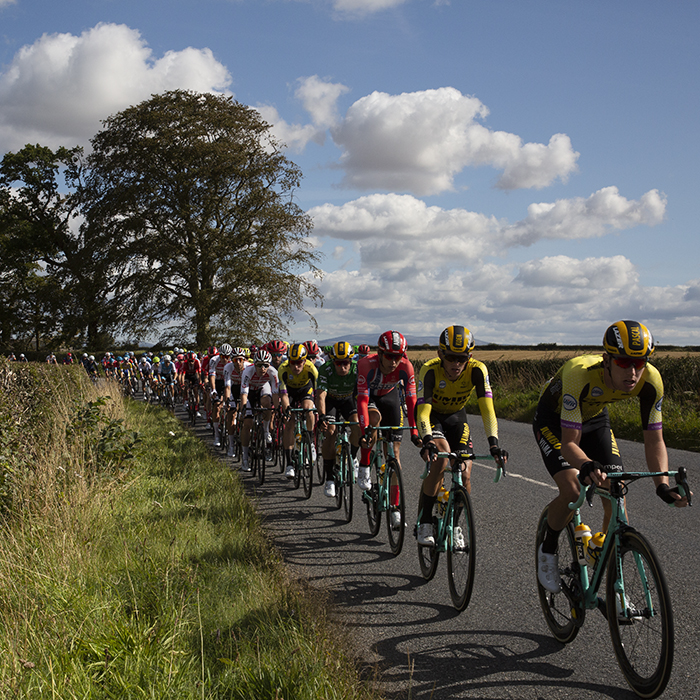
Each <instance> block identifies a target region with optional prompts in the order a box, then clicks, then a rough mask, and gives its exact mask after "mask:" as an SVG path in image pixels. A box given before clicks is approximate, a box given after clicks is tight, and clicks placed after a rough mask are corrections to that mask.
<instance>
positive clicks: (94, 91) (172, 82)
mask: <svg viewBox="0 0 700 700" xmlns="http://www.w3.org/2000/svg"><path fill="white" fill-rule="evenodd" d="M230 81H231V76H230V74H229V72H228V70H227V69H226V67H225V66H223V65H222V64H221V63H219V62H218V61H217V60H216V59H215V58H214V56H213V54H212V52H211V51H210V50H209V49H194V48H187V49H184V50H182V51H168V52H167V53H166V54H165V55H164V56H163V57H162V58H159V59H155V58H154V57H153V54H152V51H151V49H150V48H148V46H147V44H146V42H145V41H144V40H143V38H142V37H141V35H140V34H139V32H138V31H136V30H134V29H130V28H129V27H127V26H125V25H117V24H98V25H96V26H95V27H93V28H91V29H88V30H86V31H84V32H83V33H82V34H81V35H80V36H75V35H72V34H44V35H43V36H42V37H40V38H39V39H37V41H35V42H34V43H33V44H31V45H27V46H24V47H22V48H21V49H20V50H19V51H18V52H17V54H16V55H15V56H14V58H13V60H12V62H11V64H10V65H9V66H8V67H7V68H6V69H5V70H4V71H3V72H2V73H0V148H2V149H3V150H8V149H17V148H21V147H22V146H23V145H24V144H25V143H28V142H39V143H42V144H43V145H47V146H50V147H54V148H55V147H57V146H59V145H64V146H72V145H75V144H83V145H84V144H86V143H87V141H88V140H89V139H90V138H91V137H92V136H93V135H94V134H95V133H96V132H97V131H98V130H99V128H100V120H102V119H105V118H107V117H109V116H110V115H112V114H115V113H116V112H118V111H120V110H122V109H125V108H126V107H129V106H131V105H134V104H137V103H139V102H141V101H143V100H145V99H148V98H149V97H150V96H151V95H152V94H156V93H160V92H164V91H165V90H174V89H185V90H195V91H198V92H213V91H218V92H223V91H225V89H226V87H227V86H228V85H229V83H230Z"/></svg>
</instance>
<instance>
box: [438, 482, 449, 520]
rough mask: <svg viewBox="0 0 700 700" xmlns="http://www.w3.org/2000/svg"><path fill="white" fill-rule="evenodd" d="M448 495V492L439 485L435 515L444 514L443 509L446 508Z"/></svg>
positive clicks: (440, 516) (440, 515)
mask: <svg viewBox="0 0 700 700" xmlns="http://www.w3.org/2000/svg"><path fill="white" fill-rule="evenodd" d="M449 497H450V492H449V491H448V490H447V489H446V488H445V487H444V486H441V487H440V491H439V493H438V495H437V502H438V509H437V515H438V518H442V517H443V516H444V515H445V509H446V508H447V499H448V498H449Z"/></svg>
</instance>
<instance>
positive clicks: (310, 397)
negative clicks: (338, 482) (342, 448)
mask: <svg viewBox="0 0 700 700" xmlns="http://www.w3.org/2000/svg"><path fill="white" fill-rule="evenodd" d="M308 354H309V353H308V350H307V348H306V345H305V344H302V343H294V345H292V346H291V347H290V348H289V359H288V360H286V362H283V363H282V364H281V365H280V368H279V379H280V405H281V406H282V411H284V412H286V414H287V418H286V420H285V423H284V434H283V436H282V444H283V445H284V453H285V455H286V456H287V468H286V469H285V472H284V475H285V476H286V477H287V478H288V479H293V478H294V461H293V457H294V423H295V421H294V418H293V417H292V415H291V413H289V412H288V411H287V409H288V408H290V407H294V408H307V409H312V408H314V392H315V391H316V385H317V383H318V370H317V369H316V366H315V365H314V363H313V361H312V360H311V359H310V358H309V356H308ZM314 424H315V420H314V414H313V413H308V414H307V415H306V428H307V429H308V430H309V431H311V432H313V429H314ZM311 460H312V461H313V462H315V461H316V452H315V447H314V446H313V445H312V446H311Z"/></svg>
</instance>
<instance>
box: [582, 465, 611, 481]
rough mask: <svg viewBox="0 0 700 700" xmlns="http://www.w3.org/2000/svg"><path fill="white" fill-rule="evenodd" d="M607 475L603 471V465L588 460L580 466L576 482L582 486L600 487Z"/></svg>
mask: <svg viewBox="0 0 700 700" xmlns="http://www.w3.org/2000/svg"><path fill="white" fill-rule="evenodd" d="M607 477H608V475H607V474H606V473H605V472H604V471H603V465H602V464H599V463H598V462H593V461H591V460H589V461H588V462H584V463H583V464H582V465H581V468H580V469H579V472H578V480H579V481H580V482H581V484H582V485H583V486H590V485H591V484H595V485H596V486H602V484H603V482H604V481H605V479H607Z"/></svg>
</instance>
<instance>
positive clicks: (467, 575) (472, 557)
mask: <svg viewBox="0 0 700 700" xmlns="http://www.w3.org/2000/svg"><path fill="white" fill-rule="evenodd" d="M445 517H447V518H448V525H452V528H451V529H450V528H448V530H447V585H448V586H449V589H450V596H451V597H452V604H453V605H454V606H455V608H457V610H464V609H465V608H466V607H467V605H469V600H470V598H471V597H472V588H473V586H474V570H475V567H476V536H475V532H474V514H473V513H472V502H471V499H470V498H469V494H468V493H467V489H465V488H464V487H463V486H456V485H455V486H453V487H452V510H451V511H450V512H449V513H447V514H446V516H445Z"/></svg>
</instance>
